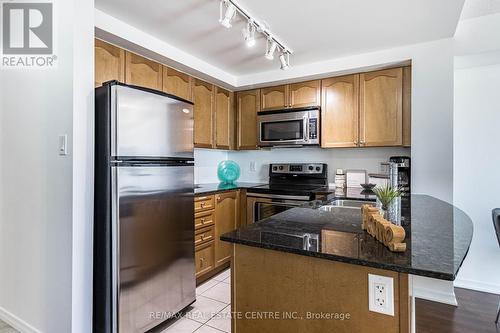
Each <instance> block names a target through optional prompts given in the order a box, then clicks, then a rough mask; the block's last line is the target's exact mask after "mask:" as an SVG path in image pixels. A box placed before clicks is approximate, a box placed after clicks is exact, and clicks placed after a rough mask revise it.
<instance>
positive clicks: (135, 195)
mask: <svg viewBox="0 0 500 333" xmlns="http://www.w3.org/2000/svg"><path fill="white" fill-rule="evenodd" d="M95 112H96V113H95V120H96V122H95V203H94V210H95V211H94V295H93V297H94V308H93V332H94V333H132V332H133V333H135V332H146V331H147V330H149V329H151V328H153V327H155V326H157V325H158V324H160V323H162V322H163V321H165V320H167V319H169V317H171V316H172V315H174V314H175V313H178V312H179V311H181V310H182V309H184V308H186V307H187V306H188V305H190V304H191V303H193V302H194V301H195V288H196V282H195V264H194V222H193V219H194V159H193V105H192V103H191V102H188V101H185V100H183V99H180V98H178V97H175V96H171V95H168V94H164V93H162V92H159V91H156V90H150V89H146V88H141V87H135V86H129V85H125V84H122V83H119V82H116V81H112V82H108V83H106V84H104V85H103V86H102V87H99V88H96V90H95Z"/></svg>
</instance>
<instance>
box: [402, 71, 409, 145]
mask: <svg viewBox="0 0 500 333" xmlns="http://www.w3.org/2000/svg"><path fill="white" fill-rule="evenodd" d="M403 146H405V147H410V146H411V66H407V67H403Z"/></svg>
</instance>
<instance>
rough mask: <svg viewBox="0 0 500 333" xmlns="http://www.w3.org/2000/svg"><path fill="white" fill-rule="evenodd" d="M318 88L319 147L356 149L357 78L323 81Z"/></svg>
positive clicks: (349, 76) (349, 77)
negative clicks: (319, 102)
mask: <svg viewBox="0 0 500 333" xmlns="http://www.w3.org/2000/svg"><path fill="white" fill-rule="evenodd" d="M321 87H322V88H321V90H322V95H323V96H322V99H321V100H322V103H321V146H322V147H323V148H332V147H357V146H358V134H359V126H358V124H359V122H358V118H359V113H358V97H359V91H358V88H359V75H348V76H341V77H334V78H331V79H326V80H323V81H322V83H321Z"/></svg>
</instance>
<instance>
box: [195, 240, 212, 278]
mask: <svg viewBox="0 0 500 333" xmlns="http://www.w3.org/2000/svg"><path fill="white" fill-rule="evenodd" d="M214 246H215V245H214V242H213V241H212V242H208V243H205V244H202V245H199V246H197V247H195V254H194V258H195V263H196V277H197V278H198V277H200V276H202V275H203V274H206V273H208V272H210V271H211V270H213V269H214V268H215V258H214V253H215V252H214Z"/></svg>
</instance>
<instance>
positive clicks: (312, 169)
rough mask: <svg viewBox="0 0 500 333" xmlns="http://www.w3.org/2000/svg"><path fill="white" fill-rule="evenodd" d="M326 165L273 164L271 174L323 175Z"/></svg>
mask: <svg viewBox="0 0 500 333" xmlns="http://www.w3.org/2000/svg"><path fill="white" fill-rule="evenodd" d="M324 169H325V165H324V164H322V163H290V164H271V166H270V173H271V174H273V173H293V174H306V175H310V174H322V173H323V171H325V170H324Z"/></svg>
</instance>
